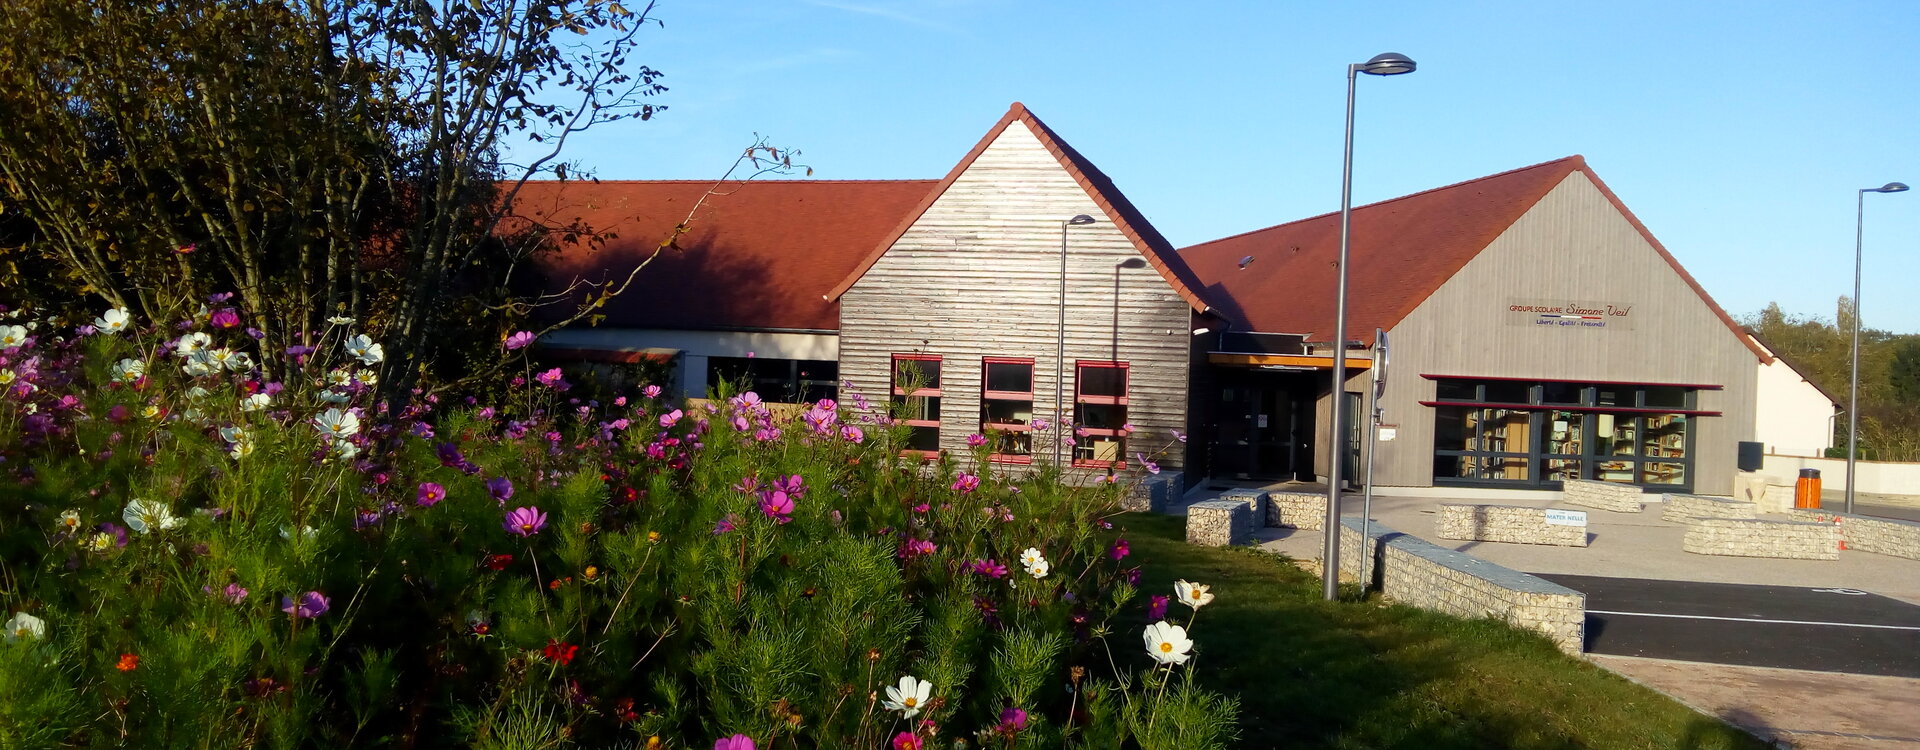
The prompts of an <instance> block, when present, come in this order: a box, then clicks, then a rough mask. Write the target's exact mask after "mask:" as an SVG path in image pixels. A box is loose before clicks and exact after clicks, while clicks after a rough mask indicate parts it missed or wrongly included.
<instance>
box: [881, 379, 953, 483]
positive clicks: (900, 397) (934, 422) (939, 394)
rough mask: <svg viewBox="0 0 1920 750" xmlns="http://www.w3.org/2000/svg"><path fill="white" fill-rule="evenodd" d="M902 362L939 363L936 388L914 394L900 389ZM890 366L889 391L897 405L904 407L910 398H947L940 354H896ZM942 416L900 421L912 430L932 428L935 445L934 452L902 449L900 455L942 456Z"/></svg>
mask: <svg viewBox="0 0 1920 750" xmlns="http://www.w3.org/2000/svg"><path fill="white" fill-rule="evenodd" d="M902 362H938V363H940V370H941V375H940V376H938V377H936V378H935V380H934V387H932V388H917V389H914V391H913V392H912V393H907V392H906V389H905V388H902V387H900V363H902ZM890 364H891V369H890V370H889V372H888V383H887V385H888V388H887V390H888V391H890V392H891V393H892V396H893V399H894V403H895V404H900V405H903V404H904V403H905V399H908V398H945V395H946V394H945V392H944V391H943V390H941V388H940V385H941V383H940V380H942V379H944V377H945V372H946V358H945V357H943V356H941V355H938V354H923V353H909V354H897V353H896V354H894V355H893V357H892V360H891V361H890ZM940 416H941V415H940V413H939V412H937V411H936V412H935V413H934V415H933V419H902V420H900V421H901V423H902V424H905V425H907V426H908V427H910V428H914V429H926V428H931V429H932V430H933V444H934V449H933V450H921V449H918V448H902V449H900V455H903V456H919V457H921V458H927V459H932V458H935V457H937V456H939V455H940V448H939V445H940Z"/></svg>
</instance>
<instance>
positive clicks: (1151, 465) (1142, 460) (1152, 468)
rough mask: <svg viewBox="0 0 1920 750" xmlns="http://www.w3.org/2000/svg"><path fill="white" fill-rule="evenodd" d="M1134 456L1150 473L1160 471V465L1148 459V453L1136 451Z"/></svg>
mask: <svg viewBox="0 0 1920 750" xmlns="http://www.w3.org/2000/svg"><path fill="white" fill-rule="evenodd" d="M1133 457H1134V458H1136V459H1139V460H1140V465H1141V466H1144V467H1146V469H1147V473H1148V474H1159V473H1160V465H1159V464H1156V463H1154V462H1152V461H1149V460H1147V456H1146V454H1144V453H1139V452H1135V453H1134V454H1133Z"/></svg>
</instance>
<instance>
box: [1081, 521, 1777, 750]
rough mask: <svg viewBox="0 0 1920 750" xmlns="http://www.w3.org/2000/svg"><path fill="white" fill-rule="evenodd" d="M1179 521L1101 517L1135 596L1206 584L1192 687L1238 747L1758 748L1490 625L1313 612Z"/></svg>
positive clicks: (1408, 611)
mask: <svg viewBox="0 0 1920 750" xmlns="http://www.w3.org/2000/svg"><path fill="white" fill-rule="evenodd" d="M1184 522H1185V519H1184V518H1179V517H1173V516H1155V515H1145V514H1137V513H1132V514H1126V515H1123V516H1120V517H1119V518H1117V519H1115V525H1116V527H1117V528H1118V529H1120V530H1122V531H1123V532H1124V535H1125V537H1126V539H1127V540H1128V542H1129V543H1130V544H1131V545H1132V548H1133V551H1134V554H1135V555H1137V556H1138V558H1139V562H1140V564H1141V565H1144V566H1145V577H1144V579H1143V580H1142V581H1141V586H1142V589H1143V592H1144V593H1146V594H1154V593H1166V594H1171V592H1172V587H1173V582H1174V580H1175V579H1179V578H1185V579H1187V580H1190V581H1195V582H1198V583H1206V584H1210V585H1212V586H1213V592H1214V593H1215V594H1216V595H1217V596H1218V597H1219V598H1218V599H1216V600H1215V601H1214V602H1213V603H1212V604H1210V605H1208V606H1207V607H1206V608H1205V609H1203V610H1202V611H1201V613H1200V618H1199V621H1198V622H1197V623H1196V624H1195V627H1194V632H1193V639H1194V641H1195V643H1197V644H1198V646H1197V647H1196V652H1197V654H1198V655H1197V656H1196V657H1195V659H1194V661H1193V664H1194V666H1195V668H1196V669H1198V679H1199V681H1200V682H1201V683H1203V684H1205V685H1207V686H1209V687H1212V688H1214V689H1217V690H1221V691H1224V692H1227V693H1230V694H1232V695H1236V696H1238V697H1239V698H1240V705H1241V735H1240V736H1241V739H1242V743H1241V744H1242V746H1243V747H1249V748H1266V747H1284V748H1418V749H1419V750H1438V749H1440V748H1506V747H1511V748H1607V749H1612V748H1662V749H1666V748H1685V749H1687V750H1692V749H1694V748H1702V749H1704V748H1756V749H1758V748H1765V747H1767V745H1765V744H1763V743H1761V742H1760V741H1759V740H1756V739H1754V738H1752V737H1751V736H1748V735H1747V734H1745V733H1742V732H1740V731H1739V730H1736V729H1733V728H1732V727H1729V726H1727V725H1725V724H1723V723H1721V722H1720V721H1718V720H1716V719H1714V718H1712V717H1708V716H1703V715H1701V714H1699V713H1696V712H1694V711H1693V710H1691V709H1689V708H1687V707H1686V706H1683V705H1680V704H1679V703H1676V702H1674V701H1672V700H1670V699H1668V698H1667V697H1665V696H1662V695H1660V694H1658V693H1655V692H1653V691H1651V690H1648V689H1646V688H1643V687H1641V686H1639V685H1636V684H1633V683H1631V682H1628V681H1627V680H1626V679H1624V678H1621V677H1619V676H1617V675H1614V674H1612V673H1610V672H1607V671H1605V670H1603V669H1600V668H1598V667H1595V666H1593V665H1591V664H1588V663H1586V662H1584V661H1581V660H1578V659H1574V658H1571V657H1568V656H1566V655H1564V654H1562V653H1560V652H1559V651H1558V650H1556V649H1555V648H1554V647H1553V645H1552V644H1551V643H1549V642H1548V641H1547V640H1546V639H1545V638H1544V637H1541V636H1537V635H1533V634H1531V633H1527V632H1523V631H1520V630H1516V629H1514V628H1512V627H1509V626H1507V625H1505V624H1503V623H1499V622H1494V621H1491V620H1462V619H1459V618H1455V617H1448V616H1445V615H1440V614H1435V613H1431V612H1425V611H1421V610H1417V609H1413V608H1411V607H1404V606H1398V605H1386V604H1383V603H1381V602H1379V601H1377V600H1369V601H1366V602H1346V603H1340V604H1329V603H1328V602H1325V601H1323V600H1322V599H1321V598H1320V593H1321V589H1320V582H1319V579H1317V578H1315V577H1313V576H1311V575H1309V574H1307V573H1305V572H1303V571H1301V570H1300V569H1299V568H1296V567H1294V566H1293V565H1292V564H1290V563H1289V562H1287V561H1286V560H1285V559H1283V558H1280V557H1277V556H1274V555H1270V554H1266V553H1262V552H1258V551H1254V550H1249V549H1221V548H1210V547H1195V546H1189V545H1188V544H1186V542H1185V536H1184V530H1183V529H1184ZM1173 610H1174V611H1173V612H1172V613H1170V618H1171V619H1174V620H1175V621H1176V622H1184V621H1185V619H1186V617H1187V614H1188V612H1187V611H1186V609H1185V608H1184V607H1182V606H1180V605H1178V604H1175V605H1173Z"/></svg>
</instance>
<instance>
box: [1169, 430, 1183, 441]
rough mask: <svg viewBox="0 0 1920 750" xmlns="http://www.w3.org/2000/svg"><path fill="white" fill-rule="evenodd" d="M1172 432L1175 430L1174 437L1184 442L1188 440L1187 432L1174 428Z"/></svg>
mask: <svg viewBox="0 0 1920 750" xmlns="http://www.w3.org/2000/svg"><path fill="white" fill-rule="evenodd" d="M1172 432H1173V439H1175V440H1178V441H1180V442H1182V443H1184V442H1187V433H1184V432H1181V431H1179V430H1173V431H1172Z"/></svg>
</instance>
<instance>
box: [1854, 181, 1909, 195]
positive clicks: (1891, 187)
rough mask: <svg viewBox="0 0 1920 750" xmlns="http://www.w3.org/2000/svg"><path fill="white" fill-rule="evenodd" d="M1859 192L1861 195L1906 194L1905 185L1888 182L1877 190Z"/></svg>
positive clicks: (1870, 189) (1867, 189)
mask: <svg viewBox="0 0 1920 750" xmlns="http://www.w3.org/2000/svg"><path fill="white" fill-rule="evenodd" d="M1860 192H1862V193H1904V192H1907V184H1906V183H1904V182H1889V183H1887V184H1885V185H1881V186H1880V187H1877V188H1865V189H1862V190H1861V191H1860Z"/></svg>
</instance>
